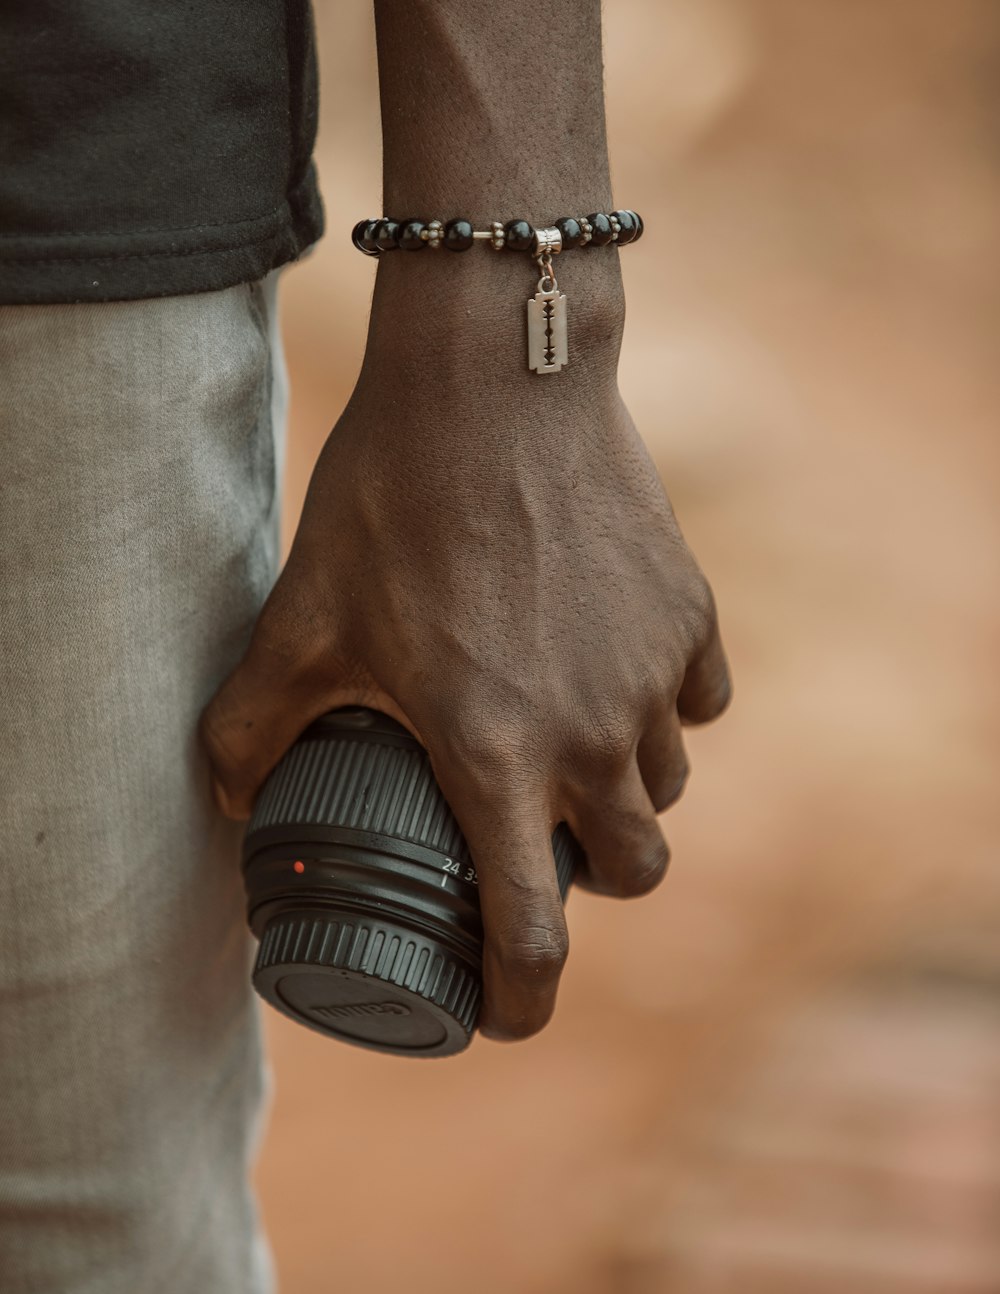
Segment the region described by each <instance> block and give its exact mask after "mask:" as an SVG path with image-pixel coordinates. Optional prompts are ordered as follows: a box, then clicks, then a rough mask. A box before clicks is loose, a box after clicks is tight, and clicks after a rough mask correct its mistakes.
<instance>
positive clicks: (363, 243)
mask: <svg viewBox="0 0 1000 1294" xmlns="http://www.w3.org/2000/svg"><path fill="white" fill-rule="evenodd" d="M377 224H378V221H377V220H359V221H358V223H357V224H356V225H355V226H354V228H353V229H352V230H351V242H352V243H353V244H354V246H355V247H356V248H357V249H358V251H361V252H365V253H366V254H367V255H368V256H376V255H377V254H378V244H377V243H376V242H375V238H374V236H373V234H374V229H375V226H376V225H377Z"/></svg>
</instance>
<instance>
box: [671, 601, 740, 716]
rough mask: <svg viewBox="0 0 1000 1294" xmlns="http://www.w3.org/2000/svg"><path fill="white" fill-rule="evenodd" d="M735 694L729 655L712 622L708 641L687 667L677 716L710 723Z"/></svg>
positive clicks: (679, 696) (678, 702) (715, 624)
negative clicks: (727, 657)
mask: <svg viewBox="0 0 1000 1294" xmlns="http://www.w3.org/2000/svg"><path fill="white" fill-rule="evenodd" d="M732 694H733V685H732V681H731V679H730V676H729V666H728V664H727V663H726V653H725V652H724V650H723V648H722V639H721V638H720V637H719V627H718V624H717V623H716V622H715V621H714V620H713V623H712V631H711V633H710V634H709V637H708V640H707V641H706V643H705V645H704V646H703V647H702V649H701V650H700V651H699V652H698V654H697V655H696V656H695V657H694V658H693V659H692V660H691V662H690V664H689V665H688V667H687V672H686V674H685V675H684V682H683V683H682V684H681V690H680V692H679V693H678V696H677V713H678V715H679V716H680V719H681V722H682V723H709V722H710V721H711V720H712V719H717V718H718V717H719V715H720V714H722V712H723V710H725V708H726V706H727V705H728V704H729V702H730V699H731V698H732Z"/></svg>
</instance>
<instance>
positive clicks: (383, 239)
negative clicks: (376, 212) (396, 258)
mask: <svg viewBox="0 0 1000 1294" xmlns="http://www.w3.org/2000/svg"><path fill="white" fill-rule="evenodd" d="M398 233H399V221H398V220H380V221H379V222H378V224H377V225H376V226H375V228H374V229H373V230H372V235H373V237H374V239H375V244H376V246H377V247H378V249H379V251H380V252H391V251H393V250H394V249H395V248H396V246H397V245H398V244H397V243H396V236H397V234H398Z"/></svg>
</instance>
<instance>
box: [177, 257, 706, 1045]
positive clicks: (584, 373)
mask: <svg viewBox="0 0 1000 1294" xmlns="http://www.w3.org/2000/svg"><path fill="white" fill-rule="evenodd" d="M402 268H403V269H404V270H406V271H407V273H412V271H411V270H410V268H409V267H408V266H404V267H402ZM449 268H451V267H449ZM391 272H392V273H393V274H395V273H397V271H395V270H393V271H391ZM428 273H429V271H428ZM380 274H381V270H380ZM529 277H530V276H529ZM401 278H402V274H401ZM399 281H401V280H395V282H397V283H398V282H399ZM421 283H422V286H421V284H417V290H416V306H415V304H414V302H415V296H414V293H415V287H414V281H413V280H412V279H411V280H410V281H409V283H408V285H407V286H406V288H405V289H401V290H400V293H401V294H400V295H399V296H398V297H397V298H395V299H394V292H395V289H394V287H393V286H392V283H389V284H388V285H386V284H383V285H382V291H381V294H380V292H379V290H378V289H377V292H376V302H375V307H374V312H373V323H372V334H371V338H370V341H369V347H368V354H367V356H366V362H365V365H364V368H363V371H362V374H361V377H360V379H359V382H358V385H357V387H356V389H355V391H354V394H353V396H352V398H351V400H350V403H349V405H348V407H347V409H346V410H345V412H344V414H343V416H342V417H341V419H340V421H339V422H338V424H337V426H336V427H335V428H334V430H333V432H332V433H331V435H330V438H329V440H328V441H327V443H326V446H325V448H324V450H323V452H322V454H321V456H320V459H319V462H318V463H317V466H316V469H315V472H314V474H313V478H312V482H311V485H310V489H309V493H308V497H307V500H306V504H305V509H304V512H303V515H302V520H301V523H300V525H299V529H298V533H297V535H296V538H295V543H294V545H293V548H292V552H291V555H290V557H289V560H288V563H287V565H286V567H285V569H284V571H283V573H282V575H281V577H280V579H279V580H278V583H277V584H276V586H275V588H274V591H273V593H272V595H271V597H270V598H269V600H268V602H267V604H266V606H265V607H264V609H263V611H262V613H261V615H260V618H259V621H258V623H257V626H256V630H255V632H254V635H253V639H252V642H251V645H250V648H249V651H248V653H247V655H246V658H245V659H244V661H243V662H242V664H241V665H240V666H239V667H238V668H237V669H236V671H235V672H234V673H233V674H232V676H231V677H230V678H229V679H228V681H227V682H226V683H225V684H224V685H223V687H222V688H221V689H220V691H219V693H218V694H217V696H216V697H215V699H214V700H213V701H212V703H211V705H210V706H209V707H208V709H207V711H206V713H205V716H204V719H203V725H202V731H203V737H204V740H205V742H206V745H207V749H208V751H209V755H210V758H211V762H212V765H213V769H214V774H215V779H216V786H217V795H218V798H219V800H220V804H221V807H222V808H223V810H224V811H225V812H226V813H228V814H229V815H230V816H233V817H246V816H248V815H249V813H250V810H251V806H252V802H253V799H254V795H255V793H256V791H257V790H258V788H259V787H260V784H261V782H262V781H263V779H264V778H265V776H266V775H267V773H268V772H269V771H270V769H271V768H272V767H273V766H274V764H275V763H276V762H277V761H278V759H279V758H280V757H281V755H282V754H283V753H284V752H285V750H286V749H287V748H288V747H289V746H290V745H291V743H292V742H293V741H294V739H295V738H296V736H297V735H298V734H299V733H300V732H301V731H302V730H303V729H304V728H305V727H306V725H307V724H308V723H309V722H310V721H311V720H312V719H314V718H315V717H317V716H318V715H320V714H322V713H324V712H326V711H327V710H330V709H333V708H335V707H337V706H341V705H355V704H358V705H368V706H372V707H374V708H375V709H379V710H382V711H384V712H385V713H387V714H389V715H392V716H393V717H394V718H396V719H398V720H399V721H400V722H401V723H403V724H404V725H405V726H406V727H407V728H408V729H409V730H410V731H411V732H412V733H413V734H414V736H415V737H417V739H418V740H419V741H420V742H421V743H422V744H423V746H424V747H425V748H426V749H427V751H428V753H429V755H430V759H431V764H432V767H433V769H434V773H435V776H436V777H437V780H438V782H439V784H440V786H441V788H442V790H443V792H444V794H445V796H446V798H447V799H448V801H449V803H450V805H451V807H452V809H453V811H454V813H455V815H456V817H457V819H458V821H459V824H460V826H461V828H462V830H463V832H464V834H465V836H466V839H467V840H468V843H469V847H470V850H471V852H472V856H473V857H474V859H475V861H476V866H477V870H478V872H479V877H480V887H479V892H480V898H481V903H482V913H483V924H484V932H485V955H484V1005H483V1012H482V1017H481V1022H480V1028H481V1030H482V1031H483V1032H484V1033H486V1034H488V1035H489V1036H492V1037H495V1038H505V1039H510V1038H520V1037H526V1036H528V1035H529V1034H532V1033H534V1032H536V1031H537V1030H538V1029H540V1028H541V1027H542V1026H543V1025H544V1024H545V1023H546V1021H547V1020H548V1019H549V1017H550V1015H551V1012H552V1009H553V1006H554V1002H555V994H556V987H557V983H558V979H559V975H560V972H561V970H562V967H563V964H564V962H565V958H566V953H567V931H566V922H565V918H564V914H563V907H562V903H561V901H560V898H559V893H558V890H557V888H556V878H555V868H554V864H553V859H552V854H551V849H550V844H549V841H550V837H551V833H552V830H553V828H554V826H555V825H556V824H557V823H558V822H560V821H566V822H567V823H568V824H569V827H570V829H571V830H572V832H573V834H574V835H575V836H576V838H577V839H578V840H579V841H580V843H581V845H582V846H583V848H584V850H585V851H586V855H587V865H586V870H585V874H584V875H583V876H581V877H579V882H580V883H581V884H583V885H586V886H588V887H589V888H592V889H594V890H597V891H599V892H601V893H604V894H609V895H619V896H628V895H638V894H643V893H645V892H647V891H648V890H649V889H651V888H652V887H653V886H655V885H656V884H657V882H658V881H659V880H660V879H661V878H662V876H663V874H664V872H665V870H666V867H667V862H668V858H669V853H668V850H667V846H666V844H665V843H664V840H663V837H662V834H661V832H660V828H659V825H658V823H657V820H656V814H657V813H658V812H661V811H662V810H664V809H666V808H667V807H668V806H669V805H671V804H673V803H674V801H675V800H676V799H677V798H678V796H679V795H680V794H681V791H682V789H683V787H684V783H685V779H686V777H687V773H688V766H687V761H686V758H685V754H684V747H683V742H682V738H681V723H682V721H687V722H693V723H700V722H704V721H706V720H709V719H712V718H714V717H715V716H716V715H718V714H719V713H720V712H721V711H722V710H723V709H724V707H725V705H726V703H727V700H728V698H729V680H728V674H727V669H726V664H725V659H724V656H723V651H722V647H721V644H720V640H719V634H718V628H717V623H716V616H715V609H714V605H713V600H712V595H711V592H710V590H709V587H708V585H707V583H706V582H705V579H704V578H703V576H702V575H701V573H700V571H699V570H698V567H697V565H696V564H695V561H694V559H693V558H692V556H691V553H690V552H689V550H688V548H687V546H686V544H685V542H684V540H683V538H682V536H681V534H680V531H679V529H678V527H677V524H676V521H675V520H674V516H673V512H672V511H671V508H670V504H669V502H668V500H667V498H666V496H665V494H664V492H663V488H662V486H661V484H660V481H659V478H658V476H657V473H656V470H655V468H654V466H653V464H652V462H651V461H650V459H649V456H648V454H647V452H646V450H645V448H644V446H643V443H642V441H641V439H640V437H639V435H638V433H637V431H636V428H635V426H634V424H633V422H632V420H631V418H630V416H629V414H628V412H627V410H626V408H625V406H624V404H623V403H622V400H621V398H620V396H619V394H618V389H617V383H616V380H615V376H614V374H615V366H616V359H617V351H618V343H619V340H620V332H621V317H620V312H618V311H616V309H615V307H614V306H613V305H612V306H610V307H609V308H608V309H607V310H606V311H604V312H601V311H597V312H595V314H594V315H593V316H592V317H588V316H587V314H586V311H583V312H578V315H577V316H572V315H571V321H572V322H571V329H572V331H571V359H570V367H569V368H567V369H566V370H565V371H564V372H563V373H560V374H558V375H556V376H546V377H538V376H536V375H533V374H529V373H527V372H526V371H522V370H521V367H520V364H523V358H522V355H521V350H522V348H523V342H522V339H521V335H520V333H519V332H517V333H516V334H515V335H512V336H511V337H509V338H508V337H507V336H506V335H505V334H498V333H497V329H496V325H495V322H494V317H495V315H496V309H495V308H494V307H495V306H497V301H493V302H492V303H491V305H490V307H489V308H488V309H484V311H483V312H482V320H481V321H480V319H479V315H478V314H477V311H476V309H475V308H474V307H473V305H472V301H473V298H472V297H471V296H470V298H469V299H468V300H467V301H466V302H464V303H463V304H462V305H460V306H459V307H458V308H452V309H451V313H448V314H446V315H444V316H441V315H438V316H437V320H438V322H437V324H436V331H435V333H434V337H435V341H434V348H433V351H431V350H430V349H429V348H428V345H427V330H426V328H424V329H423V330H422V333H421V337H422V342H423V344H422V345H417V344H415V343H414V344H412V345H411V344H410V342H408V341H407V340H406V339H407V337H408V332H407V329H406V328H405V327H400V326H399V322H400V317H401V316H403V317H405V316H406V313H407V311H412V312H413V313H412V318H413V321H414V325H415V327H416V324H417V321H418V320H422V319H425V318H427V311H428V310H429V309H430V308H431V306H432V305H433V302H429V301H428V300H427V299H426V294H428V293H429V294H430V295H431V296H433V294H434V292H435V291H436V288H435V286H434V285H433V283H432V282H431V281H430V279H425V280H421ZM504 292H505V293H506V297H505V307H509V304H510V295H509V294H510V287H509V286H507V287H505V289H504ZM421 293H424V294H425V295H424V297H423V299H420V294H421ZM515 299H516V300H518V303H519V298H515ZM514 313H515V318H516V313H517V312H516V311H515V312H514ZM442 318H445V320H446V322H445V323H444V324H442V323H441V319H442ZM387 319H391V320H392V321H393V325H394V326H393V327H389V326H388V324H386V325H385V326H384V327H383V322H382V321H383V320H387ZM609 320H610V322H609ZM487 337H488V340H489V344H488V347H487V349H486V352H485V353H486V361H485V367H484V360H483V356H482V353H481V351H480V346H481V345H483V344H484V343H485V342H486V341H487ZM477 356H478V359H477ZM491 356H492V357H495V359H496V363H495V364H493V363H491V362H490V359H491ZM519 361H520V364H519ZM477 364H478V370H477V368H476V365H477ZM479 370H482V371H483V373H484V374H485V376H478V377H473V376H470V375H471V374H474V373H476V372H478V371H479ZM504 373H507V374H511V375H513V376H509V377H503V376H502V375H503V374H504Z"/></svg>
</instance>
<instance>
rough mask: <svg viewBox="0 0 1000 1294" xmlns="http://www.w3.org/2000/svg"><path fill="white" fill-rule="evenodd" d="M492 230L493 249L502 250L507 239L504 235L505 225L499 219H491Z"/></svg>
mask: <svg viewBox="0 0 1000 1294" xmlns="http://www.w3.org/2000/svg"><path fill="white" fill-rule="evenodd" d="M490 232H491V234H492V236H493V250H494V251H496V252H502V251H503V249H504V246H505V243H506V239H505V237H504V232H503V225H502V224H501V223H500V221H499V220H491V221H490Z"/></svg>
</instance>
